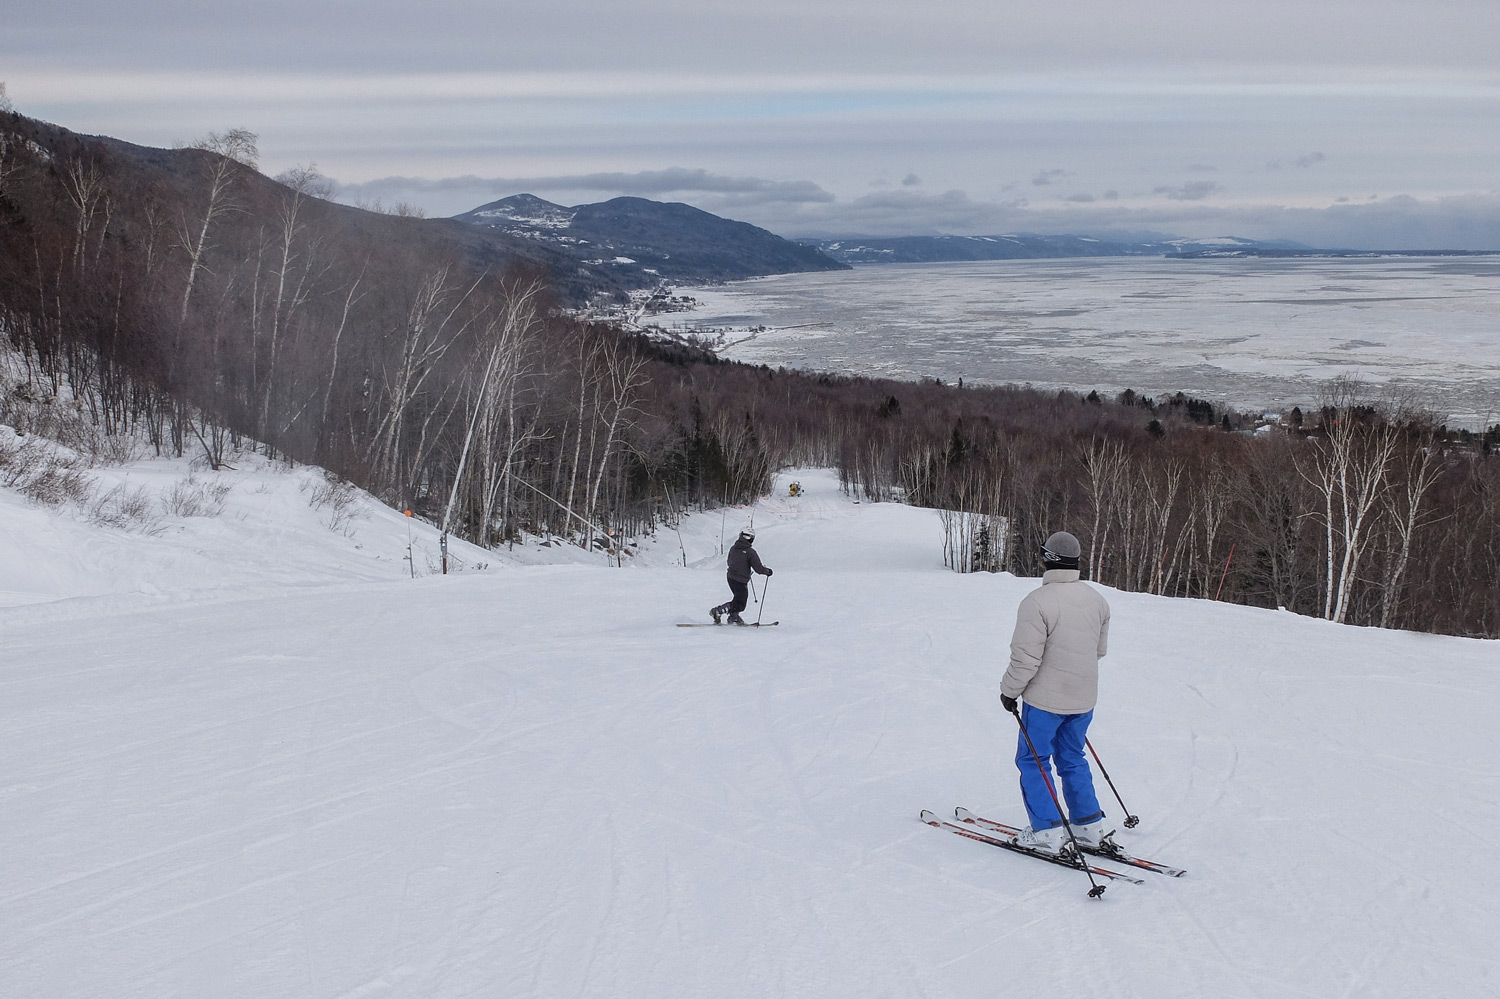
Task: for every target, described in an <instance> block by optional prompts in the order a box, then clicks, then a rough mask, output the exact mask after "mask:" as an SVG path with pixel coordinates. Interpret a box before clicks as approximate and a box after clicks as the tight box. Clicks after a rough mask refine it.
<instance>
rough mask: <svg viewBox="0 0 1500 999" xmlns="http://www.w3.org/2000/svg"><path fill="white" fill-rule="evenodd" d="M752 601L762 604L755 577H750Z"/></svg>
mask: <svg viewBox="0 0 1500 999" xmlns="http://www.w3.org/2000/svg"><path fill="white" fill-rule="evenodd" d="M750 599H752V600H754V601H755V602H756V603H760V595H759V594H757V593H756V592H755V577H754V576H751V577H750Z"/></svg>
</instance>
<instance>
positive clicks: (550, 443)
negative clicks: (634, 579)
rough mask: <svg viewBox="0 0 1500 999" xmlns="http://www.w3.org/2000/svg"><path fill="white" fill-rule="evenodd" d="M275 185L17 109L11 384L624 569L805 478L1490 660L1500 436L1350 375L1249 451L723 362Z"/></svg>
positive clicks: (1095, 421) (181, 441)
mask: <svg viewBox="0 0 1500 999" xmlns="http://www.w3.org/2000/svg"><path fill="white" fill-rule="evenodd" d="M257 159H258V158H257V154H256V144H255V137H254V136H253V135H251V134H249V133H247V132H243V131H238V130H231V131H228V132H224V133H218V134H213V135H209V136H206V137H204V138H203V139H202V140H200V141H199V142H197V143H195V144H193V145H192V146H190V147H185V148H182V149H177V150H146V149H141V148H140V147H132V146H128V145H126V144H124V143H118V142H115V141H113V140H108V139H99V138H88V137H82V136H77V135H74V134H72V133H69V132H66V131H65V130H62V129H57V128H55V127H52V126H47V125H45V124H43V123H39V122H35V121H33V120H31V119H28V118H25V117H23V116H20V115H17V114H14V113H9V112H3V111H0V333H3V335H4V340H5V343H6V344H7V345H8V349H9V350H10V351H11V352H12V354H13V356H14V357H15V358H16V359H17V363H18V364H19V365H20V370H21V372H22V377H21V383H20V385H18V386H17V388H16V389H15V392H17V393H20V394H23V395H26V396H28V397H29V398H32V399H43V400H55V401H58V402H59V404H62V403H66V404H67V405H70V406H72V407H74V408H75V409H76V410H77V411H78V412H79V413H80V414H81V415H82V416H83V417H84V418H85V419H87V420H88V421H89V422H90V423H91V424H93V425H95V426H98V427H99V428H101V430H102V431H103V432H105V433H108V434H116V435H135V436H138V437H140V438H142V439H144V440H147V441H149V442H150V444H151V446H153V447H154V448H155V449H156V450H157V451H158V452H159V453H164V454H176V455H183V454H192V455H195V456H198V457H200V458H201V460H202V461H203V462H204V463H205V464H207V465H209V466H210V467H221V466H222V465H224V464H225V463H226V462H230V461H232V460H233V455H234V454H235V453H236V451H237V449H240V448H244V447H252V446H253V447H257V448H259V449H262V450H264V451H265V452H266V453H267V454H270V455H273V456H285V457H287V458H290V459H295V460H299V461H306V462H313V463H317V464H319V465H322V466H324V467H326V468H329V469H330V470H332V471H334V472H336V473H338V474H340V475H342V476H344V477H346V478H347V479H349V480H350V481H352V482H355V483H357V484H359V485H361V486H363V487H365V488H368V489H370V490H371V491H372V492H373V493H375V494H376V495H377V496H380V497H381V498H382V499H384V500H386V501H387V502H390V503H392V504H393V505H397V506H400V507H403V508H409V509H412V510H414V511H415V512H416V513H418V514H420V515H422V516H424V517H426V518H428V519H430V520H432V521H433V522H434V523H437V524H439V525H440V526H442V527H443V528H444V529H445V530H450V531H453V532H455V533H459V534H462V535H463V536H465V537H467V538H469V539H470V540H473V541H475V542H476V543H479V544H482V545H487V546H496V545H501V544H506V543H513V542H514V541H516V540H518V539H521V538H524V537H526V536H542V537H545V538H550V539H562V540H564V541H565V542H572V543H577V544H581V545H585V546H588V547H590V548H592V549H597V550H601V551H604V552H609V553H611V554H612V555H613V556H614V557H615V558H618V559H622V560H623V559H624V558H626V557H628V553H629V551H630V550H631V549H630V542H631V541H632V540H634V539H638V538H639V536H640V535H641V534H643V533H647V532H650V531H653V530H656V529H658V528H659V527H660V526H661V525H663V524H668V523H672V522H673V521H674V519H675V518H676V517H678V516H680V515H681V513H682V512H683V511H685V510H688V509H691V508H703V507H707V506H712V505H716V504H723V503H744V502H747V501H749V500H750V499H751V498H753V497H754V496H756V495H759V494H761V493H762V492H764V491H765V490H766V489H767V488H768V487H769V484H770V481H771V477H772V476H773V474H774V473H775V471H776V470H777V469H779V468H782V467H786V466H788V465H794V464H796V465H820V466H829V467H836V468H837V469H839V472H840V475H841V478H842V481H843V482H844V484H845V487H846V488H848V489H849V490H851V491H853V492H855V493H856V494H858V495H862V496H866V497H869V498H872V499H901V500H904V501H906V502H909V503H914V504H918V505H924V506H930V507H933V508H936V509H938V510H940V511H942V513H941V517H942V521H943V526H944V536H945V538H946V547H945V556H946V557H947V559H948V561H949V563H950V564H951V565H952V566H953V567H954V568H955V569H958V570H960V571H975V570H990V571H999V570H1005V571H1010V572H1014V573H1017V574H1021V575H1034V574H1035V573H1036V572H1037V571H1038V570H1037V564H1036V563H1037V560H1036V550H1037V548H1038V547H1039V545H1040V543H1041V540H1042V539H1043V538H1045V537H1046V535H1047V534H1048V533H1050V532H1051V531H1053V530H1057V529H1059V528H1066V529H1068V530H1071V531H1072V532H1073V533H1074V534H1076V535H1078V537H1079V538H1080V540H1081V541H1082V543H1083V546H1084V561H1085V572H1086V575H1087V576H1088V577H1089V578H1091V579H1095V580H1098V581H1100V582H1103V583H1107V584H1109V585H1112V586H1116V587H1120V588H1122V589H1128V590H1137V591H1143V592H1151V593H1159V594H1167V595H1174V596H1185V597H1197V598H1204V599H1219V600H1229V601H1235V602H1240V603H1246V604H1252V605H1256V606H1264V607H1284V608H1286V609H1287V610H1290V611H1293V612H1296V613H1300V614H1310V615H1316V616H1320V617H1324V618H1327V619H1329V620H1334V621H1343V622H1349V623H1355V624H1368V625H1379V626H1384V627H1400V628H1410V629H1416V630H1423V631H1435V632H1444V633H1451V634H1465V635H1484V636H1490V637H1497V636H1500V461H1497V460H1496V459H1495V458H1494V457H1493V452H1494V450H1495V447H1496V446H1497V445H1500V427H1497V428H1492V429H1491V430H1490V431H1489V432H1487V433H1485V434H1481V435H1464V434H1459V433H1450V432H1448V431H1447V430H1446V429H1445V428H1443V427H1442V426H1441V424H1440V423H1439V421H1437V420H1436V419H1435V418H1433V417H1432V416H1430V415H1428V414H1425V413H1423V412H1421V411H1419V410H1418V409H1417V408H1415V407H1413V406H1411V405H1410V404H1409V403H1403V402H1401V401H1399V400H1387V401H1386V402H1385V403H1383V404H1381V403H1376V402H1372V401H1371V400H1369V399H1366V398H1364V397H1363V395H1362V393H1361V392H1360V389H1359V386H1357V385H1356V384H1353V383H1349V382H1338V383H1334V384H1331V385H1329V386H1327V387H1326V391H1325V398H1323V399H1322V400H1319V401H1317V404H1316V405H1311V406H1309V409H1308V412H1307V413H1306V414H1301V413H1300V412H1299V413H1297V414H1293V419H1292V420H1291V421H1290V422H1289V423H1288V424H1287V425H1285V426H1277V427H1274V428H1272V429H1270V430H1269V431H1267V432H1263V433H1259V434H1255V435H1248V434H1246V433H1243V432H1241V431H1244V430H1248V429H1249V428H1250V424H1249V423H1248V422H1247V421H1246V419H1245V418H1244V417H1243V416H1241V415H1240V414H1236V413H1229V412H1222V411H1220V410H1217V409H1216V408H1215V407H1214V406H1213V405H1211V404H1210V403H1207V402H1204V401H1202V400H1195V399H1190V398H1186V397H1183V396H1180V395H1179V396H1175V397H1171V398H1162V399H1147V398H1144V397H1140V396H1137V395H1135V394H1134V393H1126V394H1122V395H1121V396H1119V397H1116V398H1113V399H1105V398H1101V397H1100V396H1099V394H1098V393H1097V392H1091V393H1089V394H1086V395H1080V394H1075V393H1060V394H1059V393H1044V392H1039V391H1034V390H1031V389H1026V388H1016V387H975V386H969V387H956V386H949V385H944V384H942V383H940V382H937V381H924V382H893V381H887V380H880V379H866V378H854V377H844V376H838V375H827V374H825V375H817V374H807V373H799V372H791V371H783V370H771V369H768V368H765V367H753V366H747V365H742V364H735V363H727V362H724V361H722V360H721V359H719V358H717V357H716V356H714V355H713V354H712V353H710V352H708V351H705V350H701V349H698V348H696V347H694V346H691V345H689V344H682V343H669V342H664V341H662V340H660V339H655V338H648V337H645V336H642V335H639V334H635V333H630V332H626V331H623V330H621V329H619V328H617V327H614V326H611V325H609V324H604V323H596V322H588V321H584V320H580V319H577V318H573V317H572V315H571V313H570V312H569V311H568V310H567V309H566V308H564V307H565V306H568V305H574V304H577V303H578V301H579V300H580V298H581V297H583V296H585V295H587V294H589V293H591V292H593V291H597V290H604V291H609V290H610V289H608V288H603V289H600V288H598V287H595V286H591V285H589V284H588V281H586V280H584V279H583V278H581V277H580V276H579V275H577V274H561V275H560V274H559V272H558V270H557V268H556V267H555V266H552V267H550V268H549V266H548V264H549V263H552V264H555V262H549V261H547V260H544V259H539V258H536V257H534V256H533V257H528V256H527V255H526V254H525V253H524V252H522V251H518V250H516V249H515V248H514V247H498V248H497V247H496V246H495V245H493V244H490V243H485V242H483V241H481V240H480V239H479V237H476V236H474V235H473V234H471V233H469V232H467V231H464V230H463V229H462V227H461V226H460V225H458V224H454V223H450V222H448V221H446V220H425V219H420V218H416V217H412V213H400V214H383V213H380V212H371V211H364V210H360V209H355V208H350V207H347V206H342V205H336V204H333V203H332V202H330V201H329V200H328V189H327V184H326V182H325V181H324V180H323V179H322V178H321V177H320V176H319V175H318V174H317V172H316V170H315V169H314V168H312V167H311V166H308V167H304V168H301V169H297V170H292V171H288V172H286V173H284V174H282V175H281V176H279V177H277V178H267V177H265V176H263V175H262V174H261V173H260V172H259V171H258V170H257ZM589 280H592V279H589ZM580 282H582V283H580ZM13 402H14V400H9V401H7V402H6V403H0V405H10V404H12V403H13ZM12 408H14V406H13V405H12ZM4 415H5V413H4V411H3V410H0V418H3V417H4ZM1299 419H1300V422H1299Z"/></svg>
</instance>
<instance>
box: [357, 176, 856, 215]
mask: <svg viewBox="0 0 1500 999" xmlns="http://www.w3.org/2000/svg"><path fill="white" fill-rule="evenodd" d="M538 192H540V193H541V194H542V196H544V197H546V196H551V197H560V196H567V198H568V199H569V200H571V198H574V197H584V198H587V197H588V196H589V195H590V194H591V193H594V194H597V195H599V196H608V197H614V196H618V195H633V196H635V197H642V198H655V199H658V200H660V199H664V198H665V199H668V200H671V199H674V198H676V199H681V198H689V199H691V200H693V202H694V203H695V204H699V205H700V207H704V208H707V209H708V210H710V211H715V210H735V209H743V208H747V207H753V206H756V205H764V204H770V203H776V202H787V203H791V204H816V203H820V202H830V201H833V200H834V196H833V195H832V194H830V193H829V192H828V191H826V190H824V189H823V188H822V187H820V186H818V185H817V184H815V183H813V182H812V181H810V180H791V181H781V180H765V179H763V178H760V177H730V176H727V175H725V174H717V173H710V172H709V171H707V170H702V169H695V170H690V169H686V168H682V167H673V168H670V169H667V170H641V171H638V172H636V173H588V174H561V175H557V176H550V177H478V176H473V175H467V176H462V177H443V178H439V179H435V180H433V179H428V178H424V177H381V178H379V179H377V180H370V181H365V182H363V183H358V184H339V185H338V187H337V196H338V198H339V199H340V200H343V201H371V200H375V199H379V200H382V201H390V202H395V201H416V202H421V203H423V204H427V205H430V206H432V210H433V211H434V213H435V214H456V213H458V212H462V211H466V210H468V209H470V208H473V207H475V206H477V205H479V204H480V203H482V202H485V201H492V200H494V199H496V198H502V197H507V196H509V195H512V194H521V193H528V194H536V193H538ZM710 206H711V207H710Z"/></svg>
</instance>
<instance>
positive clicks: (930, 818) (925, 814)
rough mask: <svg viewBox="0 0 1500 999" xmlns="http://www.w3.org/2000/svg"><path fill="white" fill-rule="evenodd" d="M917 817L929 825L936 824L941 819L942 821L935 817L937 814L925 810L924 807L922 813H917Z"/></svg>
mask: <svg viewBox="0 0 1500 999" xmlns="http://www.w3.org/2000/svg"><path fill="white" fill-rule="evenodd" d="M917 817H918V818H919V819H921V820H922V821H923V822H925V823H927V824H928V825H930V826H932V825H937V824H938V823H939V822H941V821H942V820H941V819H939V818H938V817H937V816H936V815H934V814H932V812H930V811H928V810H927V809H925V808H924V809H922V814H921V815H919V816H917Z"/></svg>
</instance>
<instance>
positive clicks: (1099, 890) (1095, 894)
mask: <svg viewBox="0 0 1500 999" xmlns="http://www.w3.org/2000/svg"><path fill="white" fill-rule="evenodd" d="M1010 713H1011V714H1013V715H1015V716H1016V724H1017V725H1019V726H1021V738H1023V739H1025V740H1026V748H1027V749H1029V750H1031V758H1032V760H1033V761H1034V762H1035V763H1036V770H1037V773H1039V774H1041V775H1042V783H1044V784H1046V785H1047V793H1048V794H1050V795H1051V796H1052V804H1053V806H1054V807H1056V809H1057V814H1058V815H1059V816H1060V817H1061V818H1062V823H1063V828H1064V829H1066V830H1067V831H1068V842H1070V843H1072V844H1073V856H1074V857H1075V858H1077V860H1078V866H1079V867H1082V868H1083V873H1085V874H1087V875H1088V876H1089V884H1090V885H1092V886H1093V887H1091V888H1089V898H1099V897H1100V896H1101V895H1103V894H1104V886H1103V885H1101V884H1099V882H1097V881H1095V880H1094V872H1093V871H1091V870H1089V865H1088V864H1087V863H1085V862H1084V860H1083V851H1082V850H1080V849H1079V848H1078V840H1077V839H1076V838H1075V837H1074V836H1073V824H1072V823H1071V822H1069V821H1068V817H1067V816H1066V815H1064V814H1063V808H1062V802H1061V801H1058V800H1057V789H1056V788H1054V787H1053V786H1052V776H1051V775H1050V774H1048V773H1047V768H1046V767H1044V766H1042V758H1041V757H1040V756H1038V755H1037V751H1036V746H1035V745H1033V744H1032V742H1031V733H1029V732H1027V731H1026V723H1025V722H1023V721H1022V720H1021V712H1019V711H1017V710H1016V709H1015V708H1011V709H1010Z"/></svg>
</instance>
